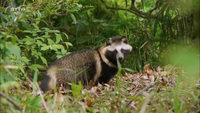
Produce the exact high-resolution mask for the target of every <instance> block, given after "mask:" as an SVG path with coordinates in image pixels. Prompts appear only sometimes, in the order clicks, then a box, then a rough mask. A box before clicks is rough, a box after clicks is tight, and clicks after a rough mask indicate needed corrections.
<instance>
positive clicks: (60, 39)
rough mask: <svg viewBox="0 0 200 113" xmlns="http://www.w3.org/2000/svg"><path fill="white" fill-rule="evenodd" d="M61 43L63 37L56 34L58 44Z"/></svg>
mask: <svg viewBox="0 0 200 113" xmlns="http://www.w3.org/2000/svg"><path fill="white" fill-rule="evenodd" d="M60 41H62V37H61V35H60V34H57V33H56V44H57V43H59V42H60Z"/></svg>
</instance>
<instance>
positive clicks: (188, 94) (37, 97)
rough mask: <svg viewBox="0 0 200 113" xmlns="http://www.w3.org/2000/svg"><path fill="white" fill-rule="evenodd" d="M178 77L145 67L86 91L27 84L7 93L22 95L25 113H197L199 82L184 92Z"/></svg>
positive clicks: (171, 69)
mask: <svg viewBox="0 0 200 113" xmlns="http://www.w3.org/2000/svg"><path fill="white" fill-rule="evenodd" d="M179 75H180V69H179V68H177V67H174V66H171V65H167V66H165V67H163V68H161V67H157V68H156V69H154V68H151V67H150V65H149V64H147V65H145V66H144V70H143V72H141V73H134V74H132V73H125V74H124V76H122V75H118V76H116V77H115V78H113V79H112V80H111V81H110V82H109V84H98V85H96V86H92V87H90V88H82V85H80V84H79V85H75V84H72V90H66V89H64V88H63V87H60V88H59V89H58V91H56V92H57V93H51V92H48V93H45V94H42V93H41V92H40V91H39V92H38V91H37V88H36V87H35V88H34V87H33V84H34V83H33V82H32V83H30V82H31V81H29V80H28V81H29V82H27V83H22V84H21V86H20V90H17V91H16V90H11V91H10V93H13V92H14V93H15V95H16V98H17V97H19V96H22V95H23V97H22V98H20V99H18V101H20V102H19V103H20V105H19V106H20V107H21V108H20V109H23V110H24V111H25V112H30V111H31V112H49V113H52V112H53V113H54V112H64V113H65V112H81V113H82V112H95V113H104V112H106V113H107V112H113V113H125V112H140V113H146V112H152V113H153V112H159V113H160V112H161V113H173V112H194V113H197V112H200V109H199V108H200V102H199V99H200V97H199V92H200V84H199V82H198V83H194V84H195V85H194V86H192V87H189V88H185V86H184V83H183V85H182V83H181V82H180V83H179V82H178V83H177V81H178V78H179V77H178V76H179ZM183 78H184V77H183ZM177 84H178V85H177ZM182 86H183V87H182ZM37 87H38V85H37ZM30 90H31V92H30ZM28 108H29V109H28ZM1 109H2V108H1Z"/></svg>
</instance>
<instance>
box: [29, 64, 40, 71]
mask: <svg viewBox="0 0 200 113" xmlns="http://www.w3.org/2000/svg"><path fill="white" fill-rule="evenodd" d="M29 68H30V69H31V70H34V71H38V68H43V66H42V65H40V64H32V65H30V66H29Z"/></svg>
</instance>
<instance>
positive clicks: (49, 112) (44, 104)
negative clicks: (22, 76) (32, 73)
mask: <svg viewBox="0 0 200 113" xmlns="http://www.w3.org/2000/svg"><path fill="white" fill-rule="evenodd" d="M26 79H27V80H28V82H29V83H31V84H32V85H33V86H34V83H33V82H32V81H31V80H30V79H29V78H28V77H27V76H26ZM36 87H37V89H38V91H39V94H40V97H41V99H42V104H43V106H44V108H45V109H46V111H47V113H51V111H50V110H49V108H48V107H47V104H46V102H45V100H44V97H43V95H42V93H41V90H40V87H39V85H38V83H37V82H36Z"/></svg>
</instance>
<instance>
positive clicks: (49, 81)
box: [40, 36, 132, 91]
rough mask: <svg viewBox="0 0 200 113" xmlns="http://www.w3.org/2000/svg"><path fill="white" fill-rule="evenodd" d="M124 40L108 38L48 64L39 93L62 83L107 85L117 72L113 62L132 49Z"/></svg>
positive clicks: (66, 85)
mask: <svg viewBox="0 0 200 113" xmlns="http://www.w3.org/2000/svg"><path fill="white" fill-rule="evenodd" d="M125 40H126V37H124V36H123V37H115V38H110V39H109V40H108V41H107V42H105V43H104V44H103V45H102V46H101V47H99V48H97V49H90V50H82V51H79V52H74V53H71V54H69V55H66V56H64V57H62V58H60V59H58V60H56V61H55V62H54V63H52V64H51V65H50V66H49V68H48V70H47V73H46V76H45V78H44V80H43V82H42V83H41V85H40V87H41V89H42V90H43V91H48V90H51V89H54V88H55V87H56V86H60V85H61V84H63V85H64V86H65V87H66V88H70V85H69V83H78V82H79V81H81V83H82V84H83V85H84V86H86V85H87V84H88V83H89V81H90V80H92V81H94V82H95V83H97V82H100V83H107V82H109V80H110V79H111V78H112V77H113V76H115V75H116V73H117V71H118V67H117V60H119V61H121V62H122V61H123V60H124V59H125V57H126V56H127V55H128V54H129V52H130V51H131V50H132V47H131V46H130V45H128V44H126V43H124V41H125Z"/></svg>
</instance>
